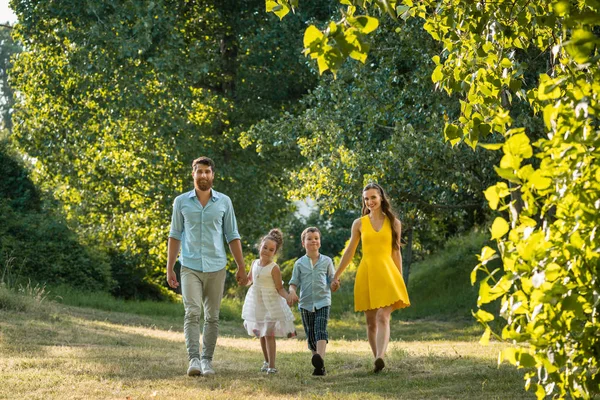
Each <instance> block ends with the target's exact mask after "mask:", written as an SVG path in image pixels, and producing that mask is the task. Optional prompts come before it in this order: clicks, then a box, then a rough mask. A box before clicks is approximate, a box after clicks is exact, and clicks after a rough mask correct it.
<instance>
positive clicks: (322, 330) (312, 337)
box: [300, 306, 329, 351]
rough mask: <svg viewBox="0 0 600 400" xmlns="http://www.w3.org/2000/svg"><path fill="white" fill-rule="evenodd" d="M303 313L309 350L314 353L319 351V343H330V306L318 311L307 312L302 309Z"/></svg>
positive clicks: (303, 323)
mask: <svg viewBox="0 0 600 400" xmlns="http://www.w3.org/2000/svg"><path fill="white" fill-rule="evenodd" d="M300 311H301V312H302V325H304V332H305V333H306V340H308V348H309V349H311V350H312V351H317V342H318V341H319V340H325V341H327V342H329V335H328V334H327V321H328V320H329V306H327V307H323V308H319V309H318V310H315V311H314V312H313V311H307V310H305V309H304V308H300Z"/></svg>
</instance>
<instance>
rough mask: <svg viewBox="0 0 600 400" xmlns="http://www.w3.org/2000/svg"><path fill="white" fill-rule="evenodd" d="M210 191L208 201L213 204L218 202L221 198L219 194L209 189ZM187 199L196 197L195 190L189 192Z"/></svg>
mask: <svg viewBox="0 0 600 400" xmlns="http://www.w3.org/2000/svg"><path fill="white" fill-rule="evenodd" d="M210 191H211V197H210V199H211V200H212V201H213V202H215V201H217V200H219V198H221V193H219V192H217V191H216V190H215V189H211V190H210ZM187 197H188V198H192V197H196V189H192V190H191V191H189V192H188V195H187Z"/></svg>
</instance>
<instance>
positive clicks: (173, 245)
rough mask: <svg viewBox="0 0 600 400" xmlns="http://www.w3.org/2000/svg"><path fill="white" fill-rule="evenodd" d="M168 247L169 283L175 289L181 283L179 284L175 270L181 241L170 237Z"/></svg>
mask: <svg viewBox="0 0 600 400" xmlns="http://www.w3.org/2000/svg"><path fill="white" fill-rule="evenodd" d="M167 246H168V248H167V283H168V284H169V286H171V287H172V288H173V289H175V288H177V287H178V286H179V282H177V274H175V270H174V269H173V268H174V267H175V261H177V256H178V255H179V249H180V248H181V240H177V239H175V238H172V237H170V238H169V243H168V245H167Z"/></svg>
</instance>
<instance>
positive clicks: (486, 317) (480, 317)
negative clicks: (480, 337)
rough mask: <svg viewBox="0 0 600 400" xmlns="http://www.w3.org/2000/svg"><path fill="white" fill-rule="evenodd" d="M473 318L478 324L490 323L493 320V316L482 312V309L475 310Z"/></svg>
mask: <svg viewBox="0 0 600 400" xmlns="http://www.w3.org/2000/svg"><path fill="white" fill-rule="evenodd" d="M473 316H474V317H475V318H476V319H477V321H479V322H490V321H493V320H494V315H493V314H490V313H489V312H487V311H484V310H482V309H479V310H477V312H476V313H475V314H473Z"/></svg>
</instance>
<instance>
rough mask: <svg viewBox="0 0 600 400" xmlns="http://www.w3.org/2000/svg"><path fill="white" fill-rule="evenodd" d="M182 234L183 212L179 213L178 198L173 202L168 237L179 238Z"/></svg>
mask: <svg viewBox="0 0 600 400" xmlns="http://www.w3.org/2000/svg"><path fill="white" fill-rule="evenodd" d="M182 234H183V214H182V213H181V206H180V204H179V201H178V199H175V201H174V202H173V215H172V216H171V229H170V230H169V237H171V238H173V239H177V240H181V236H182Z"/></svg>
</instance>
